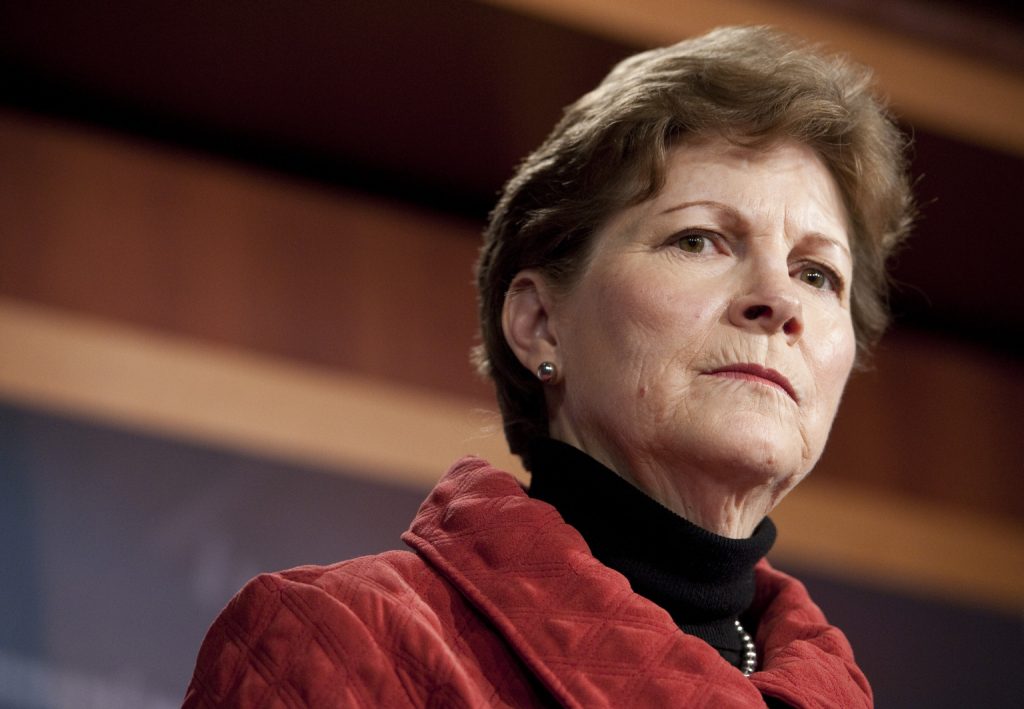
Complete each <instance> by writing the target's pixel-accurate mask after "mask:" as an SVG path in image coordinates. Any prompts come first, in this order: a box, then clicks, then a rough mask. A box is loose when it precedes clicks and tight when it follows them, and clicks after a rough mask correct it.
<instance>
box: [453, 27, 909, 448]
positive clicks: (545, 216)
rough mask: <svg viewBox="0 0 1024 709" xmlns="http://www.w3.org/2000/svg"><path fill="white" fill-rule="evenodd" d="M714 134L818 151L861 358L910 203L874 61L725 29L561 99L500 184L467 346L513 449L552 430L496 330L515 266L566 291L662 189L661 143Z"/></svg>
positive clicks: (900, 143) (901, 146) (645, 55)
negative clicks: (844, 257)
mask: <svg viewBox="0 0 1024 709" xmlns="http://www.w3.org/2000/svg"><path fill="white" fill-rule="evenodd" d="M710 135H718V136H722V137H724V138H726V139H728V140H729V141H731V142H734V143H736V144H740V145H747V146H753V147H769V146H770V145H771V144H772V143H773V142H775V141H778V140H782V139H792V140H796V141H798V142H800V143H803V144H805V145H807V146H809V147H810V148H812V149H813V150H814V151H815V152H816V153H817V154H818V155H819V156H820V157H821V159H822V160H823V162H824V163H825V165H826V166H827V167H828V169H829V171H830V172H831V174H832V176H833V177H834V179H835V180H836V182H837V184H838V186H839V189H840V192H841V194H842V196H843V199H844V202H845V206H846V208H847V211H848V213H849V217H850V222H851V234H850V247H851V251H852V254H853V261H854V276H853V282H852V284H851V311H852V317H853V326H854V332H855V335H856V339H857V350H858V360H859V361H861V362H862V361H863V359H864V356H865V355H866V353H867V351H868V350H869V349H870V347H871V346H872V345H874V344H875V343H876V342H877V340H878V339H879V337H881V335H882V333H883V331H884V330H885V327H886V326H887V324H888V307H887V302H886V295H887V292H888V277H887V274H886V262H887V260H888V258H889V256H890V255H891V254H892V252H893V250H894V249H895V248H896V246H897V245H898V244H899V243H900V242H901V241H902V240H903V239H904V238H905V237H906V235H907V233H908V231H909V229H910V224H911V221H912V218H913V214H914V208H913V198H912V195H911V188H910V183H909V179H908V175H907V163H906V155H905V153H906V147H907V141H906V139H905V138H904V136H903V134H902V133H901V132H900V131H899V129H898V128H897V127H896V126H895V124H894V123H893V121H892V119H891V117H890V116H889V114H888V112H887V110H886V107H885V105H884V104H883V103H882V102H881V101H880V100H879V99H878V98H877V97H876V96H875V95H874V94H873V93H872V82H871V73H870V71H869V70H867V69H865V68H864V67H861V66H859V65H856V64H853V63H852V62H849V61H847V60H846V59H844V58H842V57H838V56H829V55H826V54H822V53H820V52H819V51H817V50H816V48H813V47H810V46H808V45H807V44H805V43H803V42H800V41H799V40H796V39H794V38H792V37H789V36H787V35H785V34H782V33H780V32H777V31H775V30H772V29H769V28H764V27H726V28H720V29H717V30H714V31H712V32H709V33H708V34H705V35H703V36H700V37H697V38H694V39H689V40H685V41H683V42H679V43H678V44H674V45H672V46H670V47H663V48H660V49H654V50H651V51H647V52H642V53H640V54H636V55H634V56H632V57H629V58H627V59H625V60H624V61H622V62H621V63H619V64H618V65H617V66H616V67H615V68H614V69H612V71H611V73H609V74H608V76H607V77H606V78H605V79H604V81H602V82H601V84H600V85H599V86H598V87H597V88H595V89H594V90H593V91H591V92H589V93H587V94H586V95H584V96H583V97H582V98H580V99H579V100H578V101H576V102H575V103H574V104H572V105H570V106H569V107H568V108H567V109H566V110H565V114H564V116H563V117H562V120H561V121H560V122H559V123H558V125H557V126H555V129H554V130H553V131H552V132H551V134H550V135H549V136H548V138H547V139H546V140H545V141H544V143H543V144H542V145H541V146H540V147H539V148H538V149H537V150H536V151H534V152H533V153H531V154H530V155H529V156H527V158H526V159H525V160H524V161H523V162H522V164H521V165H520V166H519V168H518V170H517V171H516V173H515V175H514V176H513V177H512V179H511V180H509V182H508V183H507V184H506V185H505V189H504V191H503V193H502V196H501V199H500V200H499V202H498V204H497V206H496V207H495V209H494V211H493V212H492V213H491V216H490V222H489V224H488V226H487V229H486V231H485V232H484V244H483V248H482V250H481V253H480V259H479V262H478V263H477V288H478V292H479V305H480V331H481V344H480V345H478V346H477V347H476V348H475V349H474V353H473V356H474V361H475V362H476V364H477V366H478V368H479V370H480V371H481V372H482V373H483V374H485V375H487V376H490V377H491V378H492V379H493V380H494V383H495V388H496V389H497V396H498V403H499V406H500V407H501V413H502V418H503V421H504V426H505V435H506V437H507V439H508V442H509V446H510V448H511V450H512V452H513V453H519V454H523V453H524V452H525V449H526V444H527V443H528V442H529V441H530V440H531V439H533V438H535V437H538V436H545V435H547V432H548V420H547V410H546V405H545V401H544V392H543V389H542V387H541V385H540V384H539V382H538V381H537V379H536V378H535V376H534V375H533V374H532V373H531V372H529V371H527V370H526V368H525V367H523V365H522V364H521V363H520V362H519V360H518V359H517V358H516V356H515V354H513V352H512V350H511V349H510V348H509V346H508V343H507V342H506V341H505V336H504V333H503V332H502V326H501V314H502V308H503V306H504V302H505V298H506V295H507V292H508V289H509V286H510V285H511V283H512V280H513V278H514V277H515V275H516V274H517V273H518V272H519V271H521V270H523V269H527V268H533V269H538V270H539V271H541V272H542V273H543V274H544V276H545V278H546V280H547V281H548V282H549V283H550V284H551V285H552V286H553V287H556V288H561V289H569V288H571V287H572V285H573V283H574V282H575V280H576V278H577V277H578V276H579V275H580V273H581V272H582V271H583V269H584V267H585V265H586V261H587V256H588V254H589V251H590V245H591V242H592V238H591V237H592V236H593V234H594V233H595V232H596V231H597V230H598V228H599V227H600V226H601V225H602V224H603V223H604V222H605V221H606V220H607V219H608V218H609V217H610V216H611V215H612V214H614V213H615V212H616V211H618V210H620V209H623V208H625V207H626V206H628V205H631V204H636V203H639V202H642V201H644V200H646V199H648V198H650V197H652V196H654V195H655V194H656V193H657V192H658V191H659V190H660V189H661V187H662V185H663V184H664V179H665V163H666V156H667V154H668V151H669V149H670V148H671V147H672V146H673V145H674V144H677V143H678V142H680V141H681V140H682V139H684V138H687V137H703V136H710ZM527 464H528V463H527Z"/></svg>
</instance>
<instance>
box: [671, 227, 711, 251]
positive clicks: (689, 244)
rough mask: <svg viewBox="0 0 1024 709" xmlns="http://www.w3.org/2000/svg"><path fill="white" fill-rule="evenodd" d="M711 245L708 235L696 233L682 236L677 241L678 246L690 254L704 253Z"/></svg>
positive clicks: (692, 232)
mask: <svg viewBox="0 0 1024 709" xmlns="http://www.w3.org/2000/svg"><path fill="white" fill-rule="evenodd" d="M710 243H711V239H710V238H708V236H707V235H705V234H701V233H700V232H694V231H691V232H687V233H686V234H682V235H680V236H679V237H678V238H677V239H676V246H678V247H679V248H680V250H682V251H685V252H687V253H690V254H699V253H703V251H704V249H705V248H707V247H708V245H709V244H710Z"/></svg>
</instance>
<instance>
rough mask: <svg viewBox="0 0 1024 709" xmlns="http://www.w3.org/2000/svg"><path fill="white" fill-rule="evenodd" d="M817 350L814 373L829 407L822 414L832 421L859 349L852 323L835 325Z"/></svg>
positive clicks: (821, 393)
mask: <svg viewBox="0 0 1024 709" xmlns="http://www.w3.org/2000/svg"><path fill="white" fill-rule="evenodd" d="M816 350H817V351H816V353H815V354H816V356H815V357H814V360H813V373H814V376H815V378H816V380H817V382H816V383H817V389H818V394H819V397H820V398H821V401H822V404H823V405H825V406H827V409H828V410H827V411H825V412H823V413H824V414H825V415H826V416H827V417H828V420H829V421H831V419H832V418H833V417H834V416H835V414H836V410H837V409H838V407H839V400H840V398H841V397H842V394H843V390H844V389H845V388H846V380H847V379H849V376H850V370H851V369H852V368H853V360H854V357H855V356H856V352H857V344H856V340H855V339H854V335H853V326H852V324H849V323H846V324H845V325H844V326H843V327H836V328H834V329H833V330H832V331H831V332H830V333H829V334H828V336H827V337H825V338H824V339H823V340H822V341H821V343H820V346H819V347H818V348H816Z"/></svg>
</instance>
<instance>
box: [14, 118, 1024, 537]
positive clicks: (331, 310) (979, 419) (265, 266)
mask: <svg viewBox="0 0 1024 709" xmlns="http://www.w3.org/2000/svg"><path fill="white" fill-rule="evenodd" d="M0 161H2V165H3V169H2V170H0V223H2V224H3V225H4V229H5V233H4V238H3V239H0V295H5V296H8V297H14V298H18V299H22V300H25V301H33V302H37V303H42V304H47V305H52V306H60V307H63V308H68V309H73V310H77V311H82V312H87V313H92V314H96V315H101V316H104V317H108V318H114V319H116V320H120V321H125V322H128V323H132V324H134V325H140V326H143V327H146V328H155V329H157V330H163V331H167V332H175V333H179V334H183V335H187V336H190V337H196V338H200V339H204V340H207V341H213V342H221V343H226V344H230V345H233V346H236V347H239V348H242V349H249V350H254V351H257V352H261V353H265V354H270V355H278V356H283V357H287V358H290V359H292V360H296V361H299V362H306V363H312V364H319V365H327V366H329V367H333V368H336V369H339V370H344V371H345V372H348V373H350V374H355V375H359V376H368V377H372V378H378V379H383V380H388V381H393V382H397V383H402V384H406V385H413V386H416V387H423V388H425V389H432V390H436V391H439V392H446V393H449V394H455V395H465V396H470V397H474V398H475V399H477V400H480V401H488V400H490V391H489V387H488V386H486V385H485V384H483V383H482V382H479V381H478V380H477V379H476V378H475V376H474V375H473V374H472V372H471V370H470V367H469V365H468V361H467V356H466V355H467V350H468V348H469V346H470V345H471V343H472V341H473V337H474V329H475V306H474V295H473V289H472V287H471V284H470V270H471V265H472V261H473V258H474V255H475V251H476V244H477V237H476V232H477V231H478V229H479V225H478V224H474V223H471V222H467V221H460V220H457V219H452V218H449V217H445V216H441V215H438V214H433V213H429V212H426V211H422V210H417V209H413V208H409V207H405V206H401V205H399V204H393V203H387V202H383V201H380V200H378V199H371V198H368V197H365V196H361V195H358V194H354V193H345V192H338V191H329V190H325V189H323V188H320V187H316V186H314V185H310V184H303V183H300V182H292V181H287V180H284V179H280V178H276V177H272V176H268V175H266V174H260V173H253V172H247V171H244V170H242V169H240V168H237V167H234V166H232V165H229V164H224V163H218V162H215V161H212V160H202V159H199V158H196V157H194V156H190V155H187V154H181V153H173V152H167V151H165V150H162V149H158V148H155V147H154V146H150V145H145V144H143V143H138V142H130V141H122V140H116V139H113V138H110V137H104V136H101V135H97V134H92V133H88V132H84V131H82V130H80V129H71V128H68V127H66V126H59V125H56V124H44V123H34V122H30V121H27V120H25V119H23V118H19V117H17V116H15V115H13V114H8V115H6V116H3V117H2V120H0ZM1022 400H1024V376H1022V374H1021V371H1020V368H1019V366H1018V365H1017V363H1016V362H1012V361H1009V360H1002V359H999V358H998V357H996V356H993V355H988V354H985V353H983V352H982V351H980V350H977V351H976V350H974V349H972V348H971V347H969V346H966V345H962V344H959V345H958V344H955V343H954V342H953V341H946V340H943V339H941V338H935V339H921V338H915V337H911V336H909V335H906V334H901V333H899V332H897V333H894V335H893V336H892V337H890V338H889V339H888V340H887V341H886V343H885V344H884V346H883V348H882V350H881V351H880V353H879V357H878V361H877V366H876V370H875V371H873V372H870V373H867V374H863V375H858V376H855V378H854V379H853V381H852V383H851V385H850V387H849V390H848V393H847V396H846V402H845V404H844V407H843V409H842V412H841V415H840V417H839V420H838V422H837V424H836V426H835V429H834V433H833V440H832V442H831V443H830V448H829V450H828V451H827V452H826V455H825V458H824V459H823V461H822V464H821V466H820V470H819V471H816V473H815V475H816V476H820V477H822V478H827V479H831V480H837V481H846V482H850V483H857V484H862V485H868V486H870V487H872V488H874V489H876V490H880V491H894V492H898V493H902V494H910V495H913V496H915V497H917V498H920V499H931V500H939V501H945V502H947V503H949V504H952V505H955V506H960V507H962V508H965V509H973V510H975V511H978V512H981V513H986V514H989V513H991V514H994V515H996V516H1004V517H1005V516H1014V517H1019V516H1020V515H1021V514H1022V512H1024V497H1022V496H1020V495H1016V494H1011V493H1012V491H1014V490H1017V489H1019V483H1018V476H1019V474H1020V472H1021V470H1024V456H1022V450H1024V446H1022V444H1021V441H1020V438H1019V436H1018V435H1017V418H1018V414H1019V406H1020V403H1019V402H1020V401H1022Z"/></svg>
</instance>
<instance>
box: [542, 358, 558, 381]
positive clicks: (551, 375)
mask: <svg viewBox="0 0 1024 709" xmlns="http://www.w3.org/2000/svg"><path fill="white" fill-rule="evenodd" d="M557 374H558V370H557V369H555V364H554V362H541V363H540V365H539V366H538V367H537V379H540V381H541V383H542V384H548V383H550V382H553V381H554V380H555V376H556V375H557Z"/></svg>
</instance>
